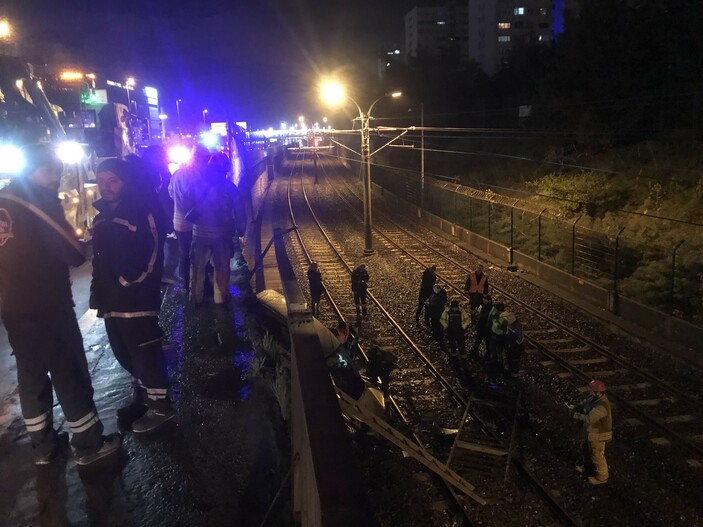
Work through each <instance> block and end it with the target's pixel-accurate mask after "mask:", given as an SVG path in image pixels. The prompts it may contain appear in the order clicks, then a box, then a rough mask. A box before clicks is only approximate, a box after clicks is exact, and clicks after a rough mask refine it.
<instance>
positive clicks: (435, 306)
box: [426, 284, 447, 348]
mask: <svg viewBox="0 0 703 527" xmlns="http://www.w3.org/2000/svg"><path fill="white" fill-rule="evenodd" d="M426 304H427V309H428V310H429V312H430V328H431V329H432V338H433V339H434V340H436V341H437V342H439V344H440V345H441V346H442V348H444V338H443V332H442V323H441V318H442V313H444V308H445V306H446V305H447V291H446V290H445V289H443V288H442V287H441V286H440V285H439V284H435V285H434V287H433V288H432V294H431V295H430V297H429V298H428V299H427V301H426Z"/></svg>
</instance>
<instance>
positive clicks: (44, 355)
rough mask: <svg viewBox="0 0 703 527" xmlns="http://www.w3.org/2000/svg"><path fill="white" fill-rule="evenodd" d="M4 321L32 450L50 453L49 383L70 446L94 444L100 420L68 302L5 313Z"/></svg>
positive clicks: (86, 449) (97, 442) (82, 450)
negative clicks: (34, 311)
mask: <svg viewBox="0 0 703 527" xmlns="http://www.w3.org/2000/svg"><path fill="white" fill-rule="evenodd" d="M4 322H5V327H6V328H7V334H8V338H9V341H10V346H12V350H13V352H14V354H15V359H16V361H17V383H18V384H19V396H20V406H21V407H22V416H23V417H24V421H25V425H26V426H27V432H29V437H30V438H31V440H32V444H33V445H34V447H35V449H36V450H37V454H38V455H40V456H43V455H46V454H50V453H51V452H52V451H53V449H54V445H55V440H56V433H55V432H54V428H53V417H54V414H53V406H54V399H53V393H52V387H53V389H54V390H55V391H56V396H57V397H58V400H59V404H60V405H61V408H62V410H63V413H64V415H65V416H66V421H67V422H68V425H69V427H70V429H71V432H72V437H71V445H73V447H74V448H75V449H76V452H77V453H78V454H79V455H81V454H84V453H89V452H90V451H93V450H95V449H97V448H99V447H100V445H101V444H102V432H103V424H102V423H101V422H100V419H99V418H98V413H97V410H96V409H95V403H94V402H93V386H92V384H91V381H90V374H89V372H88V363H87V361H86V358H85V350H84V348H83V337H82V336H81V331H80V329H79V327H78V321H77V320H76V314H75V312H74V311H73V307H72V306H71V305H70V304H69V303H67V305H66V306H65V307H63V308H60V309H56V310H54V311H52V312H51V313H46V314H43V315H36V316H26V315H25V316H22V317H17V318H14V317H6V318H5V320H4Z"/></svg>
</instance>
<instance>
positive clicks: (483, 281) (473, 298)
mask: <svg viewBox="0 0 703 527" xmlns="http://www.w3.org/2000/svg"><path fill="white" fill-rule="evenodd" d="M464 293H465V294H466V296H468V297H469V306H470V309H471V311H472V312H473V311H475V310H476V308H477V307H478V306H480V305H481V302H482V301H483V295H487V294H488V277H487V276H486V274H485V273H484V272H483V265H480V264H479V266H478V267H477V268H476V270H475V271H471V272H470V273H469V276H467V277H466V283H465V284H464Z"/></svg>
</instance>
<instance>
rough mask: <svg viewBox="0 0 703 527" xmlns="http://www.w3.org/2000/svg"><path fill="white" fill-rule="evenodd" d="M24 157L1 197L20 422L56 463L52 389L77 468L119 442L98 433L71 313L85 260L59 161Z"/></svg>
mask: <svg viewBox="0 0 703 527" xmlns="http://www.w3.org/2000/svg"><path fill="white" fill-rule="evenodd" d="M23 153H24V157H25V166H24V168H23V169H22V171H21V172H20V174H19V176H18V177H17V178H13V180H12V181H11V182H10V184H9V185H7V186H6V187H5V188H3V189H2V192H0V295H1V296H2V321H3V323H4V325H5V328H6V329H7V336H8V338H9V341H10V346H11V347H12V352H13V355H14V356H15V360H16V361H17V384H18V391H19V397H20V406H21V407H22V417H24V422H25V426H26V427H27V432H28V434H29V438H30V440H31V442H32V446H33V447H34V463H35V464H36V465H48V464H50V463H52V462H54V461H56V460H58V459H59V458H60V457H61V454H62V444H61V438H60V437H59V434H57V432H56V431H55V430H54V410H53V406H54V401H53V391H54V390H55V391H56V395H57V397H58V399H59V404H60V405H61V408H62V410H63V412H64V415H65V416H66V421H67V423H68V425H69V427H70V429H71V433H72V434H73V436H72V438H71V445H73V448H74V449H75V460H76V464H78V465H89V464H91V463H93V462H95V461H98V460H99V459H101V458H104V457H106V456H108V455H111V454H113V453H114V452H117V450H118V449H119V447H120V439H119V436H118V435H113V436H107V437H103V435H102V432H103V424H102V422H101V421H100V418H99V417H98V413H97V410H96V408H95V403H94V401H93V386H92V383H91V379H90V373H89V371H88V363H87V361H86V357H85V350H84V348H83V337H82V336H81V330H80V328H79V327H78V321H77V320H76V313H75V311H74V310H73V305H74V304H73V294H72V292H71V277H70V274H69V267H78V266H79V265H82V264H83V263H84V262H85V257H84V255H83V250H82V247H81V246H80V244H79V243H78V240H76V238H75V236H74V234H73V229H72V228H71V226H70V225H69V224H68V222H67V221H66V218H65V217H64V212H63V209H62V207H61V202H60V201H59V199H58V198H57V192H58V190H59V182H60V181H61V172H62V171H63V164H62V163H61V161H60V160H59V158H58V156H57V155H56V154H55V153H54V152H53V151H52V150H51V149H50V148H49V147H48V146H45V145H36V146H32V147H27V148H25V149H24V151H23ZM5 477H6V479H10V478H11V477H12V476H11V475H10V474H9V472H8V473H6V475H5Z"/></svg>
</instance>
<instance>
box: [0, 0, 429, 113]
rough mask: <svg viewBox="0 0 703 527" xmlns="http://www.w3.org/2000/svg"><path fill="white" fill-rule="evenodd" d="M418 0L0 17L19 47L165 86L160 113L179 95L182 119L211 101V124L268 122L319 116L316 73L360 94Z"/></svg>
mask: <svg viewBox="0 0 703 527" xmlns="http://www.w3.org/2000/svg"><path fill="white" fill-rule="evenodd" d="M414 4H415V2H413V0H353V1H344V0H327V1H322V2H321V1H311V0H261V1H257V0H230V1H224V0H210V1H208V0H202V1H195V0H175V1H173V2H171V1H168V0H159V1H156V0H141V1H139V0H121V1H119V2H118V1H114V0H93V1H92V2H89V1H77V0H60V1H56V0H54V1H43V0H24V1H21V2H20V1H17V0H3V3H2V4H1V5H0V16H3V15H5V16H7V17H8V18H10V19H11V20H12V21H13V23H15V24H16V26H17V30H18V33H19V34H20V35H21V38H22V40H21V42H20V44H21V46H22V52H23V54H24V55H27V56H34V57H36V58H41V59H42V60H44V61H46V62H50V63H52V64H55V63H58V62H63V63H64V64H67V65H68V64H70V63H71V62H73V63H75V64H76V65H78V66H83V65H85V66H83V67H90V66H93V67H94V69H95V70H96V73H98V74H102V75H108V76H109V77H110V78H114V79H115V80H118V81H119V80H123V79H124V78H126V77H127V76H130V75H132V76H134V77H135V78H136V79H137V81H138V82H139V83H140V85H142V86H143V85H153V86H155V87H157V88H159V89H160V92H161V95H162V101H163V104H164V109H165V111H166V112H167V113H171V114H174V113H175V105H174V100H175V99H176V98H178V97H180V98H182V99H183V103H182V107H181V109H182V115H183V116H184V120H186V119H188V118H189V117H190V119H197V118H198V116H199V115H200V112H201V110H202V109H203V108H208V110H209V112H210V116H211V118H212V119H213V120H219V119H224V118H226V117H232V118H234V119H236V120H246V121H248V122H249V123H251V124H253V125H256V126H259V127H263V126H270V125H273V126H277V125H278V124H279V122H280V120H282V119H288V120H290V119H292V118H294V117H295V116H296V115H298V114H299V113H306V112H309V114H315V113H319V114H321V113H322V110H321V109H320V110H319V111H317V109H316V106H319V105H317V103H316V100H315V97H314V94H315V91H314V85H315V82H316V80H317V79H318V78H319V76H320V74H321V73H325V72H330V71H342V72H343V73H344V74H345V75H346V76H347V77H348V78H349V79H350V80H351V81H352V83H353V84H354V85H355V86H356V87H357V91H358V92H359V93H360V92H361V91H362V90H363V88H364V87H365V86H368V84H369V82H368V79H369V78H370V77H371V78H372V76H373V74H374V72H375V71H376V57H377V56H378V55H379V54H380V52H382V51H383V50H384V49H385V48H391V47H393V46H396V47H397V46H400V45H401V44H402V41H403V15H404V14H405V13H406V12H407V11H409V10H410V9H412V7H413V5H414ZM59 6H60V7H59ZM364 79H366V80H364ZM359 97H363V96H362V95H359ZM340 124H342V123H340ZM347 124H348V123H347Z"/></svg>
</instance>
